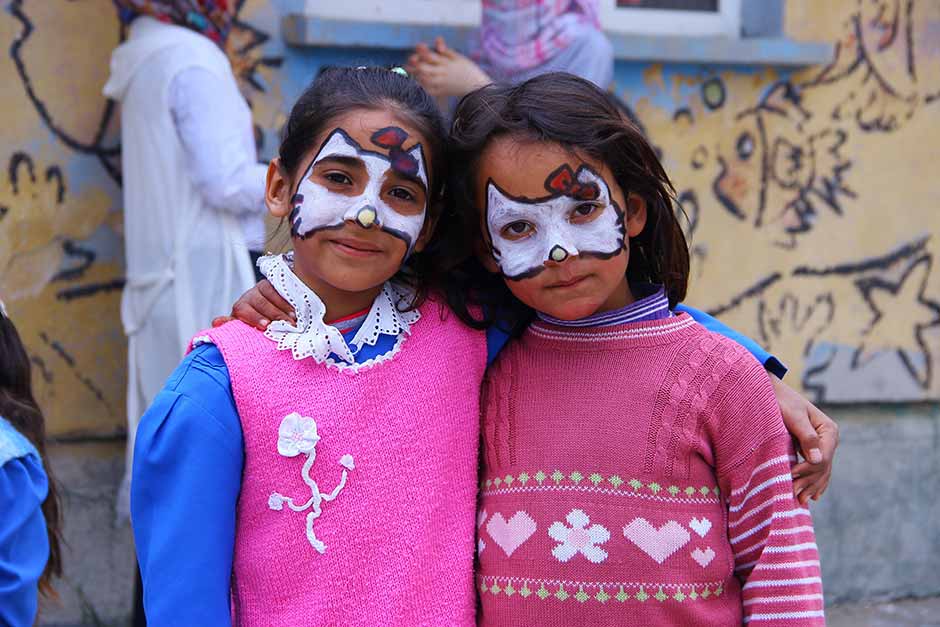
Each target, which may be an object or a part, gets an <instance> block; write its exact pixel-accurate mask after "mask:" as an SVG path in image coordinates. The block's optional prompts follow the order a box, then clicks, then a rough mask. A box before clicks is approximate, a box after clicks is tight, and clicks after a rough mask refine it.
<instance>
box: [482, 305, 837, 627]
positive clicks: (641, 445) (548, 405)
mask: <svg viewBox="0 0 940 627" xmlns="http://www.w3.org/2000/svg"><path fill="white" fill-rule="evenodd" d="M484 393H485V396H484V403H485V405H484V420H483V425H482V427H483V465H484V469H483V483H482V486H481V489H482V498H481V501H480V505H479V512H478V516H477V525H478V538H479V539H478V552H479V571H478V576H477V583H478V589H479V591H480V595H481V599H482V615H481V616H482V618H481V624H482V625H485V626H495V625H499V626H504V625H520V626H522V625H539V626H540V627H553V626H559V627H560V626H565V627H572V626H578V625H591V626H594V625H682V626H683V627H685V626H691V625H721V626H727V625H738V624H741V622H742V620H743V621H745V622H750V623H753V624H758V625H778V624H779V625H797V624H798V625H822V624H824V618H823V597H822V585H821V581H820V571H819V556H818V553H817V551H816V544H815V539H814V535H813V527H812V519H811V518H810V513H809V511H808V510H807V509H804V508H803V507H801V506H800V505H799V503H798V502H797V501H796V500H795V499H794V498H793V492H792V490H793V486H792V480H791V477H790V464H791V461H792V460H793V451H792V445H791V442H790V437H789V436H788V434H787V432H786V429H785V428H784V425H783V422H782V419H781V417H780V413H779V409H778V407H777V401H776V399H775V397H774V393H773V389H772V387H771V385H770V381H769V380H768V378H767V374H766V373H765V372H764V370H763V368H761V366H760V365H759V364H758V363H757V362H756V361H755V360H754V359H753V358H752V357H751V356H750V355H749V354H747V353H746V352H745V351H744V349H742V348H741V347H739V346H738V345H736V344H734V343H733V342H731V341H729V340H726V339H725V338H722V337H720V336H718V335H715V334H713V333H710V332H708V331H706V330H705V329H703V328H702V327H701V326H699V325H697V324H696V323H695V322H694V321H693V320H692V319H691V318H689V317H688V315H686V314H682V315H680V316H678V317H675V318H669V319H665V320H657V321H653V322H640V323H632V324H625V325H621V326H616V327H605V328H593V329H570V328H561V327H556V326H551V325H548V324H546V323H542V322H539V323H535V324H533V325H532V326H531V327H530V328H529V330H528V331H527V332H526V334H525V335H524V337H523V338H522V339H521V340H520V341H518V342H516V343H514V344H512V345H510V346H509V347H508V348H507V349H506V350H505V351H504V352H503V354H502V355H500V358H499V360H498V361H497V363H496V364H495V366H494V367H493V368H492V369H491V371H490V373H489V374H488V376H487V381H486V382H485V384H484Z"/></svg>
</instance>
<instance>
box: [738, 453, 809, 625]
mask: <svg viewBox="0 0 940 627" xmlns="http://www.w3.org/2000/svg"><path fill="white" fill-rule="evenodd" d="M795 460H796V458H795V457H794V452H793V445H792V443H791V440H790V438H789V436H786V435H782V436H773V437H771V438H769V439H767V440H765V441H764V442H763V443H762V444H760V445H758V446H756V447H755V448H754V449H753V450H752V451H751V452H750V454H749V455H747V456H746V457H745V458H744V459H743V460H742V461H740V462H739V463H737V464H735V465H734V467H733V468H732V469H731V470H730V471H728V472H727V473H726V474H725V476H724V477H723V478H722V477H720V478H719V479H720V483H721V484H722V485H721V489H722V490H725V492H724V493H725V494H727V495H730V496H729V498H728V536H729V540H730V543H731V549H732V551H733V552H734V562H735V575H736V576H737V577H738V579H739V580H740V581H741V585H742V588H743V590H742V600H743V605H744V608H743V609H744V622H745V623H753V624H755V625H761V626H768V627H772V626H775V625H791V626H792V625H825V617H824V613H823V608H824V604H823V594H822V580H821V577H820V568H819V552H818V550H817V547H816V536H815V534H814V533H813V519H812V517H811V516H810V512H809V510H808V509H806V508H805V507H803V506H802V505H800V503H799V501H797V500H796V499H795V498H794V497H793V479H792V477H791V475H790V468H791V464H792V463H793V462H795ZM721 479H723V480H721Z"/></svg>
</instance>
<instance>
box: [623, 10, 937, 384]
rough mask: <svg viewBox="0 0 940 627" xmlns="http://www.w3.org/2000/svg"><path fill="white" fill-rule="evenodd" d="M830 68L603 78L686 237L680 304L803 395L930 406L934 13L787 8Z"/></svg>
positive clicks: (793, 27) (649, 70) (648, 70)
mask: <svg viewBox="0 0 940 627" xmlns="http://www.w3.org/2000/svg"><path fill="white" fill-rule="evenodd" d="M786 6H787V14H786V18H787V29H788V35H789V36H791V37H793V38H795V39H805V40H810V41H831V42H833V43H834V44H835V46H836V54H835V58H834V60H833V62H832V63H831V64H830V65H828V66H826V67H812V68H808V69H805V70H802V71H799V72H795V73H790V74H782V73H780V72H778V71H775V70H773V69H766V68H763V69H761V68H758V69H755V68H733V69H730V70H729V69H715V70H713V71H712V70H709V69H707V68H701V67H675V66H672V67H661V66H657V65H651V66H643V67H627V68H620V70H619V72H618V76H617V78H618V87H617V91H618V94H620V95H621V96H622V97H623V98H624V99H625V100H626V101H627V102H628V103H629V104H630V105H631V106H632V108H633V109H634V110H635V112H636V115H637V117H638V118H639V120H640V121H641V122H642V123H643V125H644V126H645V128H646V130H647V132H648V133H649V135H650V136H651V138H652V139H653V141H654V143H655V144H656V145H657V146H658V147H659V148H660V149H661V150H662V154H663V157H664V162H665V164H666V169H667V171H668V172H669V173H670V174H671V176H672V177H673V180H674V182H675V184H676V188H677V192H678V195H679V199H680V201H681V204H682V208H683V209H684V211H685V213H686V215H687V218H688V222H687V223H688V230H689V232H690V233H691V244H692V253H693V254H692V257H693V279H692V286H691V291H690V295H689V299H688V300H689V302H690V303H691V304H694V305H697V306H699V307H701V308H703V309H707V310H709V311H710V312H712V313H714V314H716V315H718V316H720V317H721V319H722V320H724V321H726V322H728V323H729V324H731V325H733V326H735V327H737V328H740V329H741V330H743V331H745V332H747V333H749V334H751V335H752V336H754V337H756V338H758V339H759V340H760V341H761V342H762V343H763V344H765V345H766V346H768V347H769V348H770V349H771V350H772V351H774V352H775V353H776V354H778V355H779V356H780V357H782V358H783V359H784V361H785V362H786V363H787V364H788V365H789V366H790V368H791V374H790V377H791V380H792V381H795V382H798V383H799V384H800V385H801V386H802V388H803V390H804V391H805V392H806V393H808V394H809V395H810V396H811V397H813V398H815V399H817V400H820V401H864V400H913V399H926V398H936V397H937V396H938V395H940V373H938V370H940V363H938V360H940V276H938V271H937V270H936V265H937V263H936V257H937V254H938V253H940V213H938V211H937V208H938V206H940V204H938V203H940V184H938V183H937V181H936V179H935V178H934V176H933V175H932V172H933V170H934V168H935V164H936V161H937V157H938V155H940V152H938V148H937V145H938V140H940V127H938V126H937V120H938V119H940V118H938V116H940V102H936V101H937V99H938V97H940V3H937V2H932V1H930V0H886V1H883V2H882V1H877V2H876V1H871V0H839V1H838V2H825V3H820V2H813V1H811V0H804V1H790V2H788V3H787V5H786Z"/></svg>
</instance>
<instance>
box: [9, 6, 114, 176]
mask: <svg viewBox="0 0 940 627" xmlns="http://www.w3.org/2000/svg"><path fill="white" fill-rule="evenodd" d="M26 1H27V0H12V2H11V3H10V6H9V8H8V10H9V12H10V14H11V15H13V17H14V18H16V19H17V20H18V21H19V23H20V25H21V27H22V30H21V31H20V34H19V35H17V36H16V37H14V38H13V43H12V44H11V45H10V57H11V58H12V60H13V65H14V66H15V67H16V73H17V75H18V76H19V78H20V81H21V82H22V84H23V88H24V89H25V90H26V96H27V97H28V98H29V101H30V102H31V103H32V105H33V108H34V109H35V110H36V113H37V114H38V115H39V117H40V119H41V120H42V122H43V124H45V125H46V127H47V128H48V129H49V130H50V131H52V133H53V134H54V135H55V136H56V138H57V139H58V140H59V141H61V142H62V143H63V144H65V145H66V146H68V147H69V148H71V149H72V150H75V151H76V152H79V153H81V154H87V155H91V156H93V157H95V158H96V159H98V161H99V162H100V163H101V165H102V167H103V168H104V170H105V172H107V173H108V175H109V176H110V177H111V178H112V179H114V180H115V181H116V182H117V183H118V184H120V182H121V174H120V169H119V167H118V157H119V155H120V147H119V146H118V145H106V133H107V130H108V126H109V125H110V123H111V119H112V117H113V116H114V114H115V103H114V102H113V101H107V102H106V103H105V104H104V108H103V112H102V115H101V118H100V120H99V121H98V126H97V130H96V131H95V133H94V135H93V138H92V140H91V141H90V142H89V141H83V140H81V139H78V138H77V137H75V135H74V134H73V133H71V132H69V131H68V130H67V129H65V128H63V127H62V126H61V125H60V124H59V123H58V122H56V120H55V119H54V118H53V116H52V115H51V113H50V112H49V107H48V106H47V105H46V103H45V102H44V101H43V99H42V98H40V96H39V95H38V94H37V92H36V89H35V87H34V85H33V81H32V79H31V78H30V76H29V72H28V70H27V68H26V64H25V62H24V60H23V55H22V51H23V46H24V44H26V43H27V41H28V40H29V38H30V36H31V35H32V34H33V32H34V29H35V27H34V24H33V22H32V21H31V20H30V19H29V17H28V16H27V14H26V11H25V10H24V6H23V5H24V3H25V2H26Z"/></svg>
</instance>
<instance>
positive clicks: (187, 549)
mask: <svg viewBox="0 0 940 627" xmlns="http://www.w3.org/2000/svg"><path fill="white" fill-rule="evenodd" d="M677 311H683V312H686V313H688V314H690V315H691V316H692V317H693V318H695V319H696V320H697V321H698V322H700V323H701V324H703V325H704V326H705V327H707V328H708V329H710V330H712V331H715V332H717V333H720V334H722V335H724V336H726V337H728V338H730V339H733V340H735V341H737V342H738V343H739V344H741V345H742V346H744V347H745V348H747V349H748V350H749V351H750V352H751V353H752V354H753V355H754V356H755V357H756V358H757V359H758V360H759V361H760V362H761V363H763V364H764V365H765V366H766V367H767V368H768V369H769V370H771V372H773V373H774V374H776V375H777V376H782V375H783V374H784V373H785V372H786V370H785V369H784V368H783V366H782V364H780V362H779V361H778V360H777V359H776V358H774V357H773V356H772V355H770V354H769V353H767V352H766V351H764V350H763V349H762V348H761V347H760V346H759V345H758V344H757V343H756V342H754V341H753V340H751V339H749V338H747V337H745V336H742V335H740V334H738V333H736V332H735V331H733V330H732V329H730V328H728V327H726V326H725V325H723V324H721V323H720V322H718V321H717V320H716V319H714V318H712V317H711V316H708V315H707V314H704V313H702V312H699V311H697V310H695V309H691V308H687V307H679V308H677ZM353 332H354V330H353ZM508 339H509V337H508V335H507V334H506V333H505V332H504V331H502V330H500V329H499V328H498V327H492V328H490V330H489V331H487V357H488V363H492V361H493V360H494V359H495V358H496V356H497V354H498V353H499V351H500V350H501V349H502V347H503V346H504V345H505V344H506V342H507V340H508ZM394 342H395V338H394V337H391V336H385V335H382V336H380V337H379V340H378V342H377V343H376V345H375V346H369V345H364V346H362V348H361V350H360V351H359V353H358V354H356V356H355V357H356V361H357V363H361V362H363V361H366V360H368V359H371V358H373V357H375V356H378V355H381V354H384V353H385V352H387V351H388V350H389V349H390V348H391V347H392V345H393V344H394ZM243 466H244V445H243V439H242V430H241V422H240V420H239V417H238V410H237V408H236V406H235V400H234V397H233V395H232V386H231V382H230V380H229V374H228V369H227V368H226V366H225V362H224V360H223V358H222V355H221V353H220V352H219V350H218V349H217V348H216V347H215V346H213V345H211V344H204V345H201V346H198V347H196V348H195V349H194V350H193V351H192V352H191V353H190V354H189V355H188V356H187V357H186V358H185V359H184V360H183V362H182V363H181V364H180V366H179V367H178V368H177V369H176V371H175V372H174V373H173V375H172V376H171V377H170V378H169V380H168V381H167V383H166V386H165V387H164V389H163V390H162V391H161V392H160V393H159V394H158V395H157V397H156V399H155V400H154V403H153V405H152V406H151V407H150V409H149V410H148V411H147V413H146V414H144V416H143V418H142V419H141V421H140V426H139V427H138V430H137V443H136V447H135V451H134V473H133V482H132V489H131V518H132V520H133V523H134V535H135V539H136V542H137V555H138V559H139V561H140V569H141V575H142V577H143V581H144V606H145V608H146V613H147V619H148V623H149V624H150V625H154V626H157V627H159V626H160V625H230V624H231V616H230V606H229V598H230V596H229V589H230V584H231V581H230V576H231V572H232V562H233V555H234V547H235V524H236V508H237V503H238V495H239V492H240V490H241V476H242V468H243Z"/></svg>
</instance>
